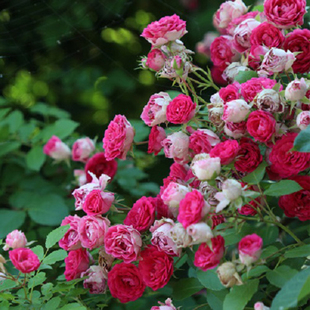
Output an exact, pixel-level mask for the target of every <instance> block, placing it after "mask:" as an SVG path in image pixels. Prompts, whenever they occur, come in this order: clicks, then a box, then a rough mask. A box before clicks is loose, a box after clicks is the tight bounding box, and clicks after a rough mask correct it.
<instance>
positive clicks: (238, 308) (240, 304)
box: [223, 280, 259, 310]
mask: <svg viewBox="0 0 310 310" xmlns="http://www.w3.org/2000/svg"><path fill="white" fill-rule="evenodd" d="M258 284H259V281H258V280H251V281H248V282H247V283H245V284H244V285H240V286H234V287H233V288H232V289H231V290H230V292H229V293H228V294H227V295H226V297H225V300H224V304H223V310H232V309H234V310H243V309H244V308H245V306H246V305H247V303H248V302H249V301H250V300H251V298H252V296H253V295H254V294H255V292H256V291H257V288H258Z"/></svg>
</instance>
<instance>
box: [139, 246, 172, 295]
mask: <svg viewBox="0 0 310 310" xmlns="http://www.w3.org/2000/svg"><path fill="white" fill-rule="evenodd" d="M139 270H140V272H141V275H142V278H143V281H144V283H145V284H146V286H148V287H150V288H151V289H152V290H153V291H157V290H158V289H160V288H162V287H164V286H165V285H166V284H167V283H168V282H169V280H170V278H171V276H172V274H173V259H172V257H170V256H169V255H167V254H166V253H165V252H163V251H158V250H157V248H156V247H155V246H148V247H147V248H146V249H145V250H143V251H142V252H141V260H140V262H139Z"/></svg>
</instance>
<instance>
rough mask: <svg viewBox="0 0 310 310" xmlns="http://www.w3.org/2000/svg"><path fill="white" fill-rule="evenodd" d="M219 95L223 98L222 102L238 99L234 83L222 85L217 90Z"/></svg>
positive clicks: (237, 90) (237, 91)
mask: <svg viewBox="0 0 310 310" xmlns="http://www.w3.org/2000/svg"><path fill="white" fill-rule="evenodd" d="M219 96H220V97H221V98H222V99H223V102H224V103H227V102H229V101H232V100H236V99H239V98H240V94H239V89H238V88H237V87H236V86H235V85H228V86H226V87H222V88H221V89H220V91H219Z"/></svg>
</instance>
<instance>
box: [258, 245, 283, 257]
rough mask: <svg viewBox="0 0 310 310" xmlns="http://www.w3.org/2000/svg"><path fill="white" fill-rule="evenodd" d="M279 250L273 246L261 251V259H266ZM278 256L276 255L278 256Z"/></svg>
mask: <svg viewBox="0 0 310 310" xmlns="http://www.w3.org/2000/svg"><path fill="white" fill-rule="evenodd" d="M278 250H279V249H278V248H277V247H275V246H273V245H271V246H269V247H267V248H265V249H263V252H262V254H261V256H260V257H261V259H265V258H267V257H269V256H270V255H272V254H273V253H276V252H277V251H278ZM279 255H280V254H278V256H279ZM273 257H276V256H273Z"/></svg>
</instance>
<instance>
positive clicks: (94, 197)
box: [83, 189, 114, 215]
mask: <svg viewBox="0 0 310 310" xmlns="http://www.w3.org/2000/svg"><path fill="white" fill-rule="evenodd" d="M113 201H114V193H110V192H103V191H102V190H101V189H93V190H92V191H91V192H90V193H88V194H87V195H86V197H85V200H84V203H83V210H84V212H85V213H86V214H87V215H99V214H103V213H107V212H108V211H109V210H110V207H111V205H112V203H113Z"/></svg>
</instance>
